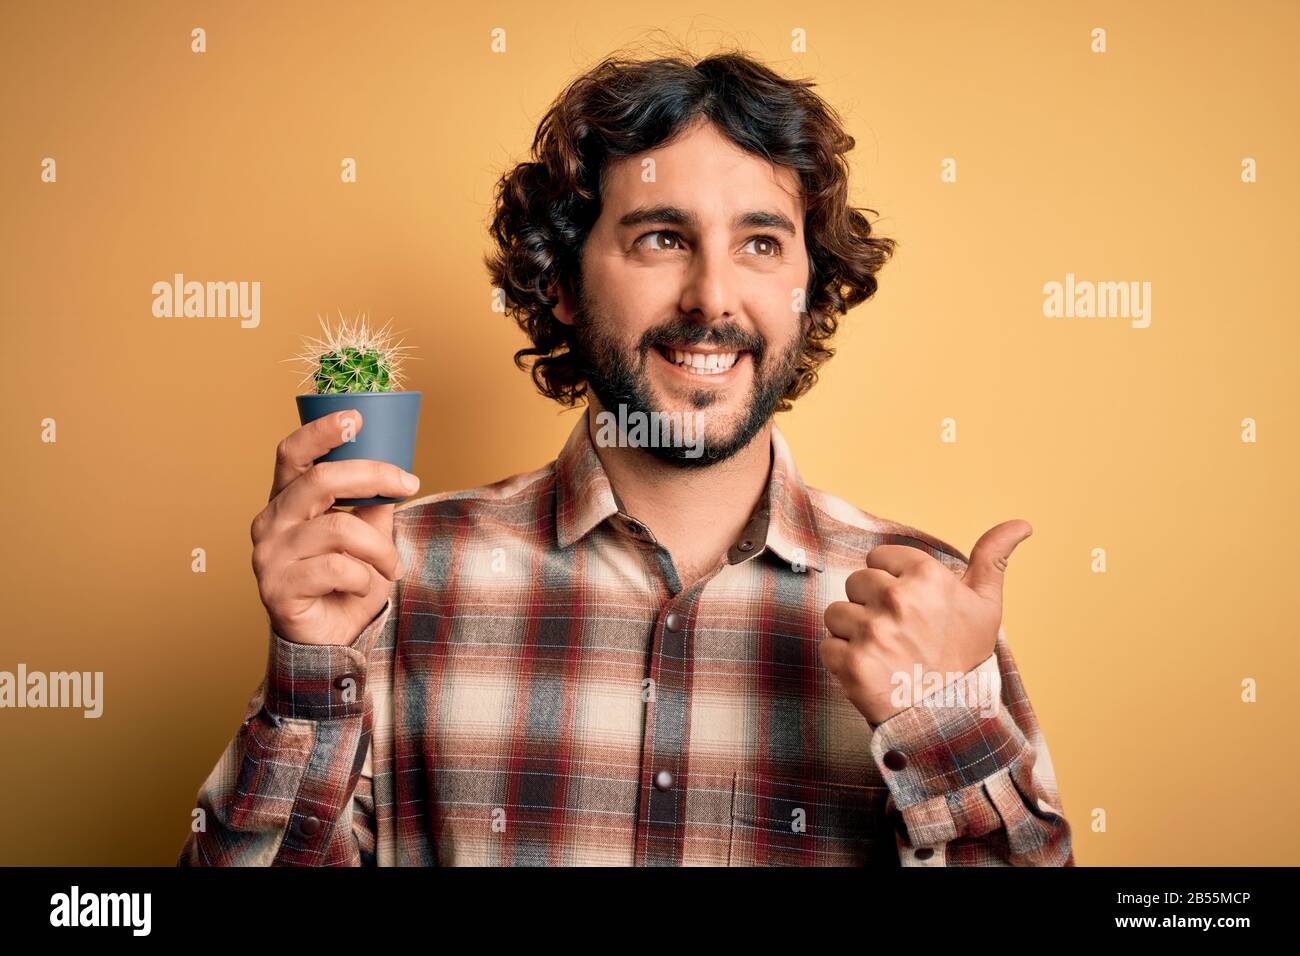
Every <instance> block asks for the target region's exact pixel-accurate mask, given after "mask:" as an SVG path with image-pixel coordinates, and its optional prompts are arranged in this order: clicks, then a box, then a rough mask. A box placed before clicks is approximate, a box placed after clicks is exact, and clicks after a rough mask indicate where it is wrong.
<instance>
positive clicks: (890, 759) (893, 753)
mask: <svg viewBox="0 0 1300 956" xmlns="http://www.w3.org/2000/svg"><path fill="white" fill-rule="evenodd" d="M885 766H886V767H888V768H889V769H890V770H902V769H903V768H904V767H906V766H907V754H905V753H903V751H901V750H887V751H885Z"/></svg>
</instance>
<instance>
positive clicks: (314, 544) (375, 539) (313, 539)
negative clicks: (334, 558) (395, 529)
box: [285, 511, 397, 581]
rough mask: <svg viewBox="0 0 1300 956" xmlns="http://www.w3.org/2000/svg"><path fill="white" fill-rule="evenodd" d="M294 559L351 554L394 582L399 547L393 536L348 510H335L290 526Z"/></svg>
mask: <svg viewBox="0 0 1300 956" xmlns="http://www.w3.org/2000/svg"><path fill="white" fill-rule="evenodd" d="M285 545H286V547H287V548H288V554H289V555H290V556H291V557H292V558H293V559H294V560H302V559H303V558H310V557H313V556H315V555H318V554H328V553H330V552H335V553H339V554H342V553H345V552H346V553H347V554H350V555H351V556H352V557H354V558H358V559H360V560H362V561H365V562H366V563H367V564H369V565H371V566H372V567H373V568H374V569H375V570H376V571H378V572H379V573H380V574H382V575H383V576H384V577H386V578H388V580H390V581H395V580H397V548H396V547H395V546H394V545H393V539H392V538H391V537H387V538H385V537H384V535H383V534H381V533H380V532H379V531H378V530H377V529H375V528H373V527H371V526H370V525H368V524H366V522H364V521H362V520H361V519H360V518H358V517H357V516H356V515H351V514H348V513H347V512H346V511H331V512H328V513H327V514H323V515H321V516H320V517H319V518H313V519H312V520H311V521H307V522H304V523H303V524H297V525H294V526H293V527H292V528H290V529H289V531H288V535H287V538H286V541H285Z"/></svg>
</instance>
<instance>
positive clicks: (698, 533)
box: [587, 396, 772, 588]
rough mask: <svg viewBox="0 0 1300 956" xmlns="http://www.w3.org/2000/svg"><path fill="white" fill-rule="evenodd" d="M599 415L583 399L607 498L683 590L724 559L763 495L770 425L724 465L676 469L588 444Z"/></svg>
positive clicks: (643, 453)
mask: <svg viewBox="0 0 1300 956" xmlns="http://www.w3.org/2000/svg"><path fill="white" fill-rule="evenodd" d="M601 410H602V409H601V407H600V405H599V403H598V402H597V401H596V400H595V398H594V396H593V397H592V398H591V401H590V404H589V405H588V407H587V431H588V434H589V435H591V436H592V446H593V447H594V448H595V450H596V455H597V457H599V458H600V463H601V466H602V467H603V468H604V469H605V473H606V475H607V476H608V477H609V483H610V485H611V487H612V488H613V490H614V497H615V498H616V499H617V501H618V504H619V507H620V508H621V509H622V510H623V512H624V513H626V514H628V515H630V516H631V517H633V518H635V519H636V520H637V521H640V522H641V523H642V524H644V525H645V526H646V527H647V528H649V529H650V531H651V532H652V533H653V534H654V536H655V540H657V541H658V542H659V543H660V544H661V545H663V546H664V547H665V548H667V549H668V552H669V553H670V554H671V555H672V557H673V564H674V566H675V567H676V568H677V576H678V578H679V579H680V581H681V585H682V587H683V588H688V587H690V586H691V584H693V583H694V582H695V581H697V580H698V579H699V578H701V577H703V576H704V575H706V574H708V573H710V572H711V571H713V570H714V569H715V568H717V567H718V566H719V565H720V564H721V562H722V561H724V560H725V559H726V554H727V550H728V549H729V548H730V547H731V546H732V545H733V544H735V543H736V541H737V540H738V539H739V537H740V533H741V531H742V530H743V529H744V527H745V525H746V524H747V523H748V521H749V518H750V515H751V514H752V513H753V511H754V508H755V506H756V505H757V504H758V502H759V499H760V498H761V497H762V496H763V493H764V490H765V489H766V487H767V482H768V476H769V474H770V472H771V467H772V460H771V456H772V451H771V449H772V423H771V421H768V422H767V423H766V424H765V425H764V426H763V427H762V428H761V429H760V430H759V432H758V434H756V435H755V436H754V438H753V440H752V441H750V443H749V444H748V445H746V446H745V447H744V448H742V449H741V450H740V451H738V452H737V453H736V454H735V455H733V456H732V457H730V458H728V459H727V460H726V461H722V462H718V463H717V464H715V465H709V466H707V467H702V468H700V467H689V466H688V467H683V466H680V465H674V464H671V463H669V462H666V461H663V460H662V459H660V458H658V457H657V456H656V455H655V454H654V453H653V452H651V451H648V450H646V449H644V448H625V447H621V446H610V447H604V448H602V447H601V446H599V445H597V444H596V441H595V435H596V433H597V431H598V429H599V426H598V425H597V424H596V422H595V417H596V415H597V414H599V413H600V411H601Z"/></svg>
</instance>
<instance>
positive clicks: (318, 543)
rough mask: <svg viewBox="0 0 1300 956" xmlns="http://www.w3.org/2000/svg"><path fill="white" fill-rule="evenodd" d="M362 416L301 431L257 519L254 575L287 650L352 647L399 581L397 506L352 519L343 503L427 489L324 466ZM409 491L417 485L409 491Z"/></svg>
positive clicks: (353, 466)
mask: <svg viewBox="0 0 1300 956" xmlns="http://www.w3.org/2000/svg"><path fill="white" fill-rule="evenodd" d="M361 423H362V420H361V413H360V412H358V411H356V410H355V409H348V410H345V411H341V412H334V413H333V414H331V415H326V416H324V417H323V418H318V419H316V420H315V421H313V422H309V423H308V424H306V425H303V426H302V427H301V428H299V429H298V430H297V431H295V432H294V433H293V434H291V435H289V436H288V437H287V438H285V439H284V440H283V441H282V442H280V444H279V446H278V447H277V448H276V450H275V481H274V483H273V484H272V485H271V494H270V499H269V501H268V503H267V506H266V507H265V508H263V509H262V510H261V511H260V512H258V514H257V517H255V518H254V519H253V524H252V527H251V528H250V534H251V535H252V538H253V573H254V574H256V575H257V589H258V592H259V593H260V594H261V597H262V603H263V604H265V605H266V610H267V613H268V614H269V615H270V618H271V627H272V628H273V629H274V631H275V633H277V634H279V635H280V636H281V637H283V638H284V639H285V640H289V641H296V642H298V643H300V644H351V643H352V642H353V641H355V640H356V639H357V636H358V635H360V633H361V632H362V631H363V630H365V628H366V625H367V624H369V623H370V621H371V620H372V619H373V618H374V616H375V615H376V614H378V613H379V610H380V609H381V608H382V607H383V606H384V602H385V601H387V600H388V594H389V591H390V589H391V583H392V582H393V581H396V580H397V579H398V578H400V577H401V576H402V575H403V574H404V573H405V569H404V568H400V567H399V566H398V565H399V562H398V557H397V548H396V546H395V545H394V543H393V507H394V506H393V505H391V504H388V505H361V506H358V507H357V508H356V509H355V510H354V511H353V512H352V513H351V514H349V513H348V512H346V511H341V510H339V509H337V508H335V507H334V502H335V500H336V499H338V498H372V497H375V496H377V495H383V496H385V497H391V498H400V497H405V496H409V495H411V494H413V493H414V492H415V490H416V489H418V488H419V487H420V479H419V478H417V477H415V475H412V474H410V473H409V472H406V471H403V470H402V469H401V468H398V467H397V466H396V465H391V464H388V463H387V462H382V461H371V460H368V459H353V460H350V461H324V462H321V463H319V464H316V459H317V458H319V457H321V456H322V455H324V454H325V453H327V452H328V451H329V450H330V449H331V448H335V447H337V446H339V445H341V444H343V442H344V441H346V440H348V438H349V436H354V435H355V434H356V433H357V432H359V431H360V430H361ZM404 482H409V483H404Z"/></svg>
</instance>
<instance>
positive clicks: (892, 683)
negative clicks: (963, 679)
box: [819, 518, 1034, 725]
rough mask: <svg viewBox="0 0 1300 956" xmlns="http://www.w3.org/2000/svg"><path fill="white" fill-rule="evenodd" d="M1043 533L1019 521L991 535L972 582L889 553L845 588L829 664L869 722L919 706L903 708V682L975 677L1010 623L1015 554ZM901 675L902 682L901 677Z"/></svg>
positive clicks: (912, 555) (919, 558)
mask: <svg viewBox="0 0 1300 956" xmlns="http://www.w3.org/2000/svg"><path fill="white" fill-rule="evenodd" d="M1033 533H1034V529H1033V527H1032V526H1031V525H1030V524H1029V522H1028V521H1023V520H1021V519H1018V518H1017V519H1014V520H1011V521H1004V522H1002V523H1001V524H999V525H994V526H993V527H992V528H990V529H989V530H988V531H985V532H984V534H983V535H981V536H980V539H979V540H978V541H976V542H975V547H974V548H972V549H971V553H970V562H969V564H968V566H967V568H966V572H965V574H964V575H963V576H962V577H961V578H958V577H956V576H955V575H954V574H953V573H952V571H950V570H949V569H948V568H947V567H945V566H944V565H943V564H941V563H940V562H939V561H937V560H935V559H934V558H932V557H931V556H930V555H928V554H926V553H925V552H924V551H921V550H919V549H917V548H913V547H909V546H907V545H902V544H883V545H881V546H879V547H877V548H872V549H871V551H870V552H868V554H867V566H866V567H865V568H863V569H861V570H860V571H855V572H853V573H852V574H851V575H849V578H848V580H847V581H846V582H845V592H846V594H847V595H848V600H847V601H835V602H833V603H831V604H829V605H828V606H827V607H826V614H825V619H826V628H827V630H829V631H830V636H829V637H827V638H825V639H824V640H823V641H822V643H821V646H820V648H819V650H820V652H821V660H822V664H824V665H825V667H826V669H827V670H829V671H830V672H831V673H832V674H834V675H835V676H836V678H837V679H838V680H839V682H840V687H841V688H842V689H843V691H844V694H845V696H846V697H848V699H849V701H850V702H851V703H852V704H853V706H854V707H856V708H857V709H858V710H859V711H860V712H861V713H862V715H863V716H864V717H866V718H867V720H868V721H869V722H870V723H871V724H873V725H875V724H881V723H884V722H885V721H886V720H888V719H889V718H890V717H892V716H894V714H896V713H898V712H900V711H902V710H905V709H906V708H907V707H909V706H911V705H912V704H913V703H915V702H916V699H919V696H920V695H919V694H918V695H916V699H912V697H911V695H909V698H908V700H907V701H906V703H903V704H901V705H900V704H899V703H898V693H897V692H896V688H897V687H898V686H899V683H900V680H901V681H903V682H911V681H912V679H913V675H914V674H915V673H916V667H917V665H918V664H919V665H920V669H921V671H922V672H923V673H925V674H934V673H938V674H944V675H947V674H952V673H954V672H960V673H963V674H964V673H966V672H967V671H969V670H971V669H972V668H974V667H976V666H977V665H978V664H979V663H980V662H981V661H983V660H984V659H986V658H987V657H988V656H989V655H990V654H992V653H993V646H994V644H995V643H996V642H997V636H998V628H999V627H1000V626H1001V624H1002V582H1003V576H1004V575H1005V573H1006V568H1007V559H1008V558H1010V557H1011V552H1012V551H1014V550H1015V548H1016V545H1018V544H1020V542H1021V541H1023V540H1025V538H1027V537H1029V536H1030V535H1031V534H1033ZM899 675H902V676H901V678H900V676H899Z"/></svg>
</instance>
